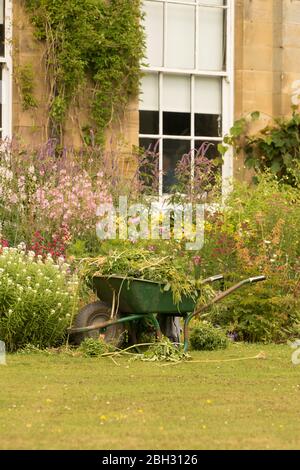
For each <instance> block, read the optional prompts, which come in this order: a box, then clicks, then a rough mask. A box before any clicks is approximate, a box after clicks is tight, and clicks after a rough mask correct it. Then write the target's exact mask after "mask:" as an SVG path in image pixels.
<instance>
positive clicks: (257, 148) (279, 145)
mask: <svg viewBox="0 0 300 470" xmlns="http://www.w3.org/2000/svg"><path fill="white" fill-rule="evenodd" d="M259 118H260V113H259V112H258V111H254V112H253V113H251V114H250V119H249V118H241V119H239V120H237V121H236V122H235V123H234V125H233V127H232V128H231V129H230V133H229V134H228V135H226V136H225V137H224V139H223V142H224V143H225V144H227V145H231V146H232V147H233V148H234V149H235V151H236V152H237V153H238V152H240V151H243V153H244V155H245V165H246V166H247V167H248V168H253V169H255V170H256V171H260V172H261V171H262V172H268V171H270V172H271V173H272V174H274V175H275V176H276V177H277V178H278V180H279V181H280V182H282V183H284V184H289V185H291V186H294V187H300V168H299V157H300V114H299V112H298V113H297V112H296V110H295V109H293V114H292V117H290V118H278V119H274V121H273V123H270V124H269V125H268V126H266V127H265V128H263V129H262V130H261V131H260V132H258V133H257V134H256V135H253V134H250V133H249V131H250V127H249V126H250V125H251V123H252V122H254V121H257V120H258V119H259ZM219 151H220V152H221V153H222V154H223V155H224V154H225V152H226V151H227V147H226V146H225V145H222V144H221V145H220V147H219Z"/></svg>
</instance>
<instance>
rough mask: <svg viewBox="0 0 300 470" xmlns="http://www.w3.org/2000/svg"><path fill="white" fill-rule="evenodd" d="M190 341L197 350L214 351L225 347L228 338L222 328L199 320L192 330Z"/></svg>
mask: <svg viewBox="0 0 300 470" xmlns="http://www.w3.org/2000/svg"><path fill="white" fill-rule="evenodd" d="M190 343H191V347H192V349H194V350H196V351H213V350H214V349H225V348H226V347H227V346H228V339H227V337H226V335H225V333H224V332H223V331H222V330H220V329H219V328H215V327H214V326H213V325H212V324H211V323H206V322H199V323H197V325H196V326H195V327H194V328H193V329H192V331H191V336H190Z"/></svg>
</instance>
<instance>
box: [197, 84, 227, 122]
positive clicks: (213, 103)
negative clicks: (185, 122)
mask: <svg viewBox="0 0 300 470" xmlns="http://www.w3.org/2000/svg"><path fill="white" fill-rule="evenodd" d="M221 111H222V87H221V79H220V78H214V77H195V112H196V113H202V114H221Z"/></svg>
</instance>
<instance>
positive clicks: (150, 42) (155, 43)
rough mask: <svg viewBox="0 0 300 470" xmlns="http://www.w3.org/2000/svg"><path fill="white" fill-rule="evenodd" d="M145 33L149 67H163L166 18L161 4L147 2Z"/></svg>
mask: <svg viewBox="0 0 300 470" xmlns="http://www.w3.org/2000/svg"><path fill="white" fill-rule="evenodd" d="M144 11H145V14H146V15H145V32H146V48H147V49H146V50H147V55H146V56H147V59H146V60H147V61H148V62H149V65H152V66H156V67H162V65H163V36H164V32H163V31H164V20H163V18H164V16H163V11H164V10H163V4H162V3H161V2H157V3H155V2H147V1H146V2H145V3H144Z"/></svg>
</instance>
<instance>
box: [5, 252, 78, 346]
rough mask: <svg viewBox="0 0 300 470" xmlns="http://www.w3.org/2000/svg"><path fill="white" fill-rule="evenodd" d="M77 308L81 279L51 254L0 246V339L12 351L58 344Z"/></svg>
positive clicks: (62, 338)
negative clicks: (36, 255)
mask: <svg viewBox="0 0 300 470" xmlns="http://www.w3.org/2000/svg"><path fill="white" fill-rule="evenodd" d="M77 307H78V281H77V278H76V277H75V276H73V275H71V274H70V273H69V266H68V265H67V264H65V263H64V260H63V259H62V260H60V262H59V263H58V264H55V263H54V261H53V259H52V258H51V256H48V257H47V259H46V260H42V257H41V256H39V257H38V258H35V253H34V252H29V253H25V252H24V251H23V249H22V247H21V248H19V249H18V248H8V247H0V338H1V340H3V341H4V342H5V344H6V347H7V349H8V350H9V351H14V350H16V349H18V348H22V347H24V346H26V345H27V344H28V343H30V344H31V345H33V346H36V347H39V348H46V347H50V346H57V345H59V344H61V343H62V341H63V340H64V339H66V328H67V327H68V326H69V325H70V323H71V321H72V318H73V316H74V313H75V311H76V310H77Z"/></svg>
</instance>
